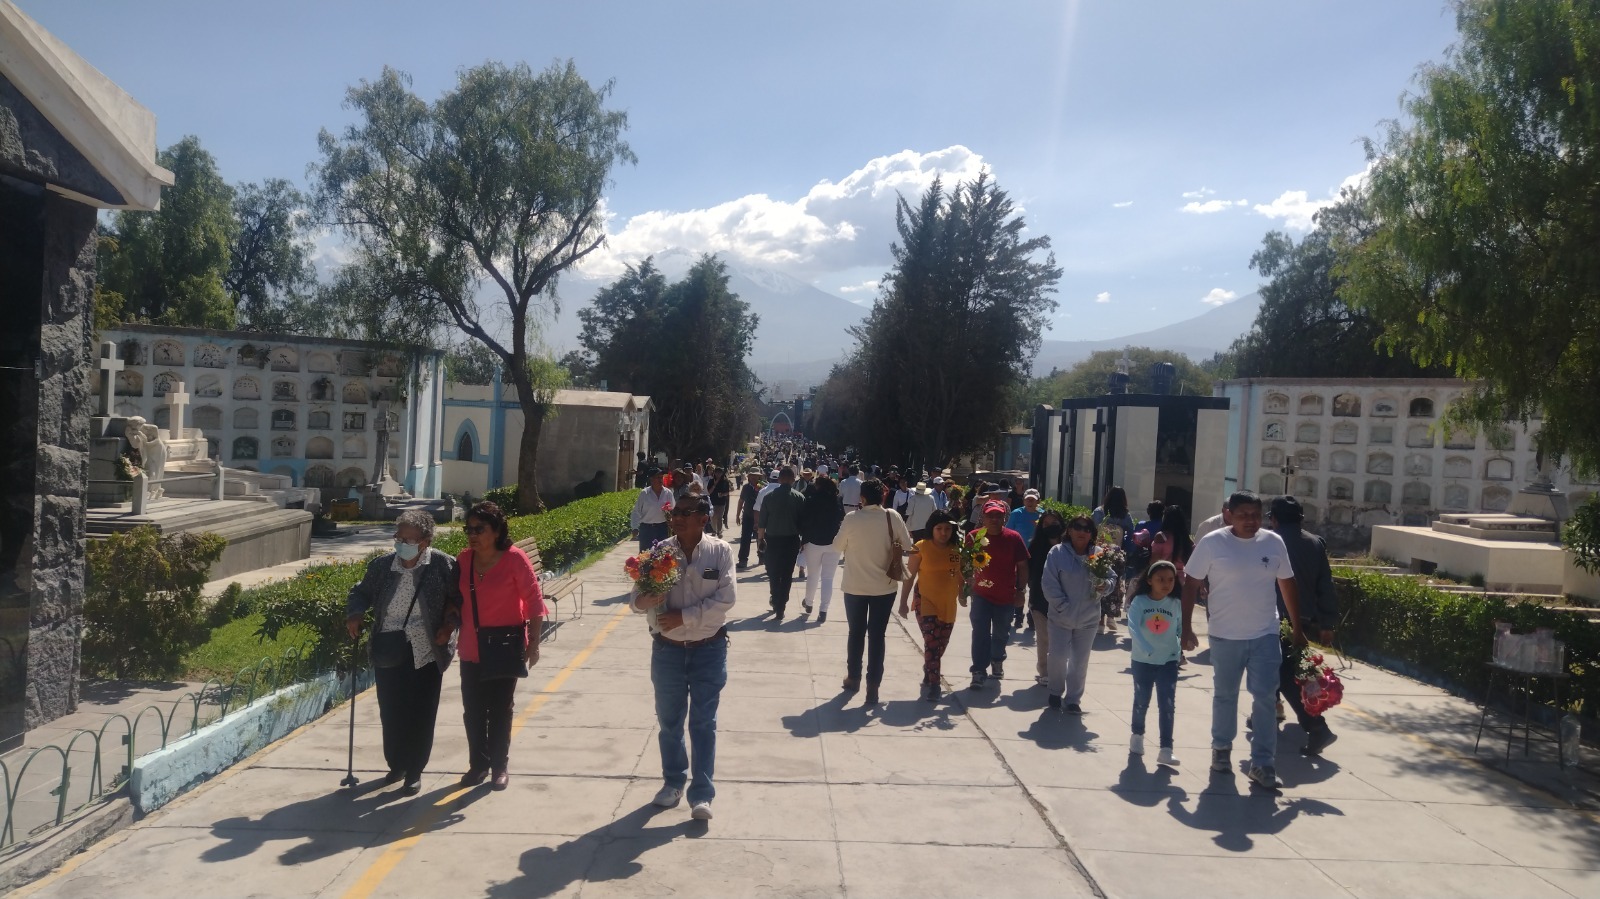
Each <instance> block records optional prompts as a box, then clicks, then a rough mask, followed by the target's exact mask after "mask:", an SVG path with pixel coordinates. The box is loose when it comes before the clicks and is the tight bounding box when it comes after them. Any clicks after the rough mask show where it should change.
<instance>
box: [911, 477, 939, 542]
mask: <svg viewBox="0 0 1600 899" xmlns="http://www.w3.org/2000/svg"><path fill="white" fill-rule="evenodd" d="M935 502H936V501H935V500H934V498H933V491H931V490H929V489H928V485H927V484H925V483H923V482H922V481H918V482H917V487H916V489H915V490H913V491H911V493H910V495H908V496H907V497H906V528H907V529H908V530H910V531H911V539H912V540H914V541H915V540H926V539H928V516H930V515H932V514H933V513H934V510H936V509H937V508H938V506H937V505H936V504H935Z"/></svg>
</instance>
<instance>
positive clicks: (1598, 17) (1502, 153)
mask: <svg viewBox="0 0 1600 899" xmlns="http://www.w3.org/2000/svg"><path fill="white" fill-rule="evenodd" d="M1453 6H1454V8H1455V13H1456V25H1457V29H1458V31H1459V33H1460V40H1459V42H1458V43H1457V44H1456V45H1455V46H1454V47H1453V48H1452V49H1451V50H1450V51H1449V53H1448V55H1447V56H1446V58H1445V60H1444V61H1443V62H1441V63H1437V64H1432V65H1428V66H1425V67H1424V68H1423V69H1422V71H1421V72H1420V74H1419V75H1418V79H1417V89H1416V91H1415V92H1414V93H1412V94H1410V95H1409V96H1407V97H1406V99H1405V101H1404V109H1405V113H1406V117H1405V120H1404V121H1402V122H1395V123H1391V124H1390V126H1389V127H1388V129H1387V131H1386V133H1385V134H1384V135H1383V136H1382V138H1381V140H1378V141H1373V142H1369V146H1368V153H1369V154H1370V155H1371V156H1372V157H1373V158H1374V159H1375V160H1376V163H1377V164H1376V165H1375V166H1374V168H1373V171H1372V177H1371V183H1370V191H1371V196H1372V203H1373V214H1374V216H1375V218H1376V220H1377V222H1378V225H1377V227H1376V229H1375V230H1374V232H1373V233H1372V234H1371V235H1370V236H1369V237H1368V238H1367V239H1366V240H1364V241H1362V242H1361V243H1359V244H1357V245H1355V246H1353V247H1350V248H1349V249H1350V253H1349V258H1348V261H1347V262H1346V263H1345V264H1344V265H1343V266H1342V268H1340V270H1339V273H1340V274H1342V275H1343V276H1344V277H1345V278H1346V279H1347V283H1346V284H1345V286H1344V288H1343V290H1342V291H1341V295H1342V296H1343V297H1344V298H1345V299H1346V300H1347V301H1349V302H1350V303H1352V304H1353V305H1355V306H1358V307H1360V308H1362V309H1365V310H1367V311H1369V312H1370V313H1371V314H1372V315H1373V316H1374V317H1375V318H1376V319H1377V320H1378V321H1379V322H1381V323H1382V325H1383V340H1384V342H1385V343H1386V345H1388V346H1389V347H1391V348H1393V349H1395V350H1397V351H1401V352H1406V353H1409V354H1410V355H1411V357H1412V358H1413V359H1415V360H1416V361H1417V362H1418V363H1420V364H1423V365H1446V366H1449V367H1451V368H1453V369H1454V370H1455V371H1456V373H1457V374H1459V375H1460V376H1462V377H1465V378H1472V379H1477V380H1478V384H1479V386H1478V388H1477V389H1476V390H1474V391H1473V392H1471V393H1470V395H1469V396H1468V397H1467V398H1466V399H1465V400H1464V401H1463V402H1462V403H1460V404H1459V405H1458V406H1457V407H1455V408H1454V409H1452V415H1453V416H1454V417H1455V418H1457V419H1464V420H1469V421H1475V422H1477V423H1480V424H1490V423H1498V422H1500V421H1503V420H1507V419H1510V420H1521V421H1524V422H1525V421H1528V420H1530V419H1532V418H1534V417H1535V416H1536V415H1538V414H1539V413H1540V412H1541V410H1542V413H1543V416H1544V421H1543V425H1542V428H1541V429H1540V431H1539V438H1538V440H1539V447H1540V449H1541V451H1543V452H1544V453H1546V454H1550V453H1554V454H1563V455H1567V456H1569V457H1570V458H1571V460H1572V461H1573V462H1574V463H1576V464H1577V465H1578V467H1580V468H1585V469H1589V470H1594V469H1596V468H1600V404H1596V403H1595V400H1594V398H1595V397H1596V396H1600V362H1597V360H1600V313H1597V311H1596V310H1600V253H1597V252H1596V249H1595V248H1596V247H1600V0H1519V2H1506V0H1456V2H1454V3H1453Z"/></svg>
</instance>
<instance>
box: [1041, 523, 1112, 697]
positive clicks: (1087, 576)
mask: <svg viewBox="0 0 1600 899" xmlns="http://www.w3.org/2000/svg"><path fill="white" fill-rule="evenodd" d="M1094 534H1095V527H1094V521H1093V520H1091V519H1090V518H1089V516H1087V515H1079V516H1077V517H1076V518H1073V519H1071V520H1070V521H1068V522H1067V539H1065V540H1063V541H1061V543H1059V544H1057V545H1056V546H1055V547H1053V548H1051V550H1050V554H1049V555H1047V556H1045V561H1044V575H1043V577H1041V578H1040V580H1039V586H1040V587H1041V588H1043V590H1044V598H1045V602H1046V604H1047V605H1048V607H1049V608H1048V610H1047V612H1046V617H1047V618H1048V619H1049V621H1050V659H1049V662H1048V663H1047V665H1046V668H1047V670H1048V672H1049V678H1050V707H1051V708H1053V709H1061V710H1063V711H1065V712H1066V713H1067V714H1069V715H1081V714H1083V707H1082V705H1080V703H1082V702H1083V688H1084V682H1085V681H1086V680H1087V679H1088V675H1089V651H1090V650H1091V649H1092V648H1093V647H1094V638H1095V634H1097V633H1099V631H1100V600H1101V598H1102V597H1104V596H1105V595H1106V593H1108V592H1109V591H1111V590H1113V589H1115V588H1116V584H1117V582H1116V579H1115V578H1112V579H1111V580H1108V581H1104V582H1102V581H1098V580H1097V579H1096V578H1095V576H1094V575H1093V574H1092V573H1091V572H1090V571H1089V559H1090V557H1092V556H1093V555H1094Z"/></svg>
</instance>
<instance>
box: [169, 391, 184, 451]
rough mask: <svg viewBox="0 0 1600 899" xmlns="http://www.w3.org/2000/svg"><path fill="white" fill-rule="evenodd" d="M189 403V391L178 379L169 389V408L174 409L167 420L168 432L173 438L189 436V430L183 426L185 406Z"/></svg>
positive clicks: (180, 438)
mask: <svg viewBox="0 0 1600 899" xmlns="http://www.w3.org/2000/svg"><path fill="white" fill-rule="evenodd" d="M187 405H189V393H188V391H186V390H184V389H183V382H182V381H178V382H177V383H175V384H173V385H172V389H171V390H168V391H167V408H168V409H171V410H172V416H171V418H169V419H168V420H167V433H169V434H171V435H172V439H173V440H183V439H185V438H186V437H188V435H189V434H188V431H187V430H185V429H184V427H183V407H184V406H187Z"/></svg>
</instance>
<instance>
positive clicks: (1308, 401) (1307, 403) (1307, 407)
mask: <svg viewBox="0 0 1600 899" xmlns="http://www.w3.org/2000/svg"><path fill="white" fill-rule="evenodd" d="M1300 414H1301V415H1321V414H1322V397H1321V395H1319V394H1315V393H1308V394H1306V395H1305V396H1303V397H1301V398H1300Z"/></svg>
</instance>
